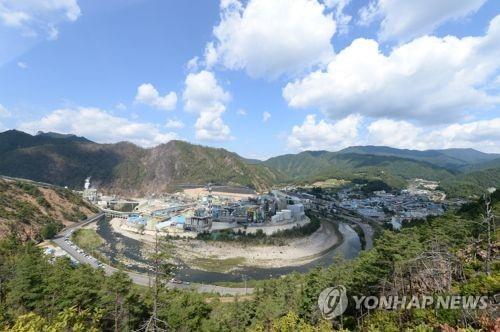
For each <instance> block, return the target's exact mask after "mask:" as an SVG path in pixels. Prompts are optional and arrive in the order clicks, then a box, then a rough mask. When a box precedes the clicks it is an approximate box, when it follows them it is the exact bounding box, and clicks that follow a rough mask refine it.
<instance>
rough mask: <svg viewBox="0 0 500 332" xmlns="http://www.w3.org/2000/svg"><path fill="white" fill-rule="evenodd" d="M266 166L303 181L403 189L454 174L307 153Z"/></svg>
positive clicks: (402, 162)
mask: <svg viewBox="0 0 500 332" xmlns="http://www.w3.org/2000/svg"><path fill="white" fill-rule="evenodd" d="M264 165H267V166H270V167H273V168H276V169H277V170H279V171H280V172H283V173H285V174H286V175H288V176H290V177H292V178H294V179H296V180H299V181H300V180H303V181H313V180H322V179H327V178H344V179H355V178H365V179H381V180H384V181H385V182H387V183H388V184H390V185H392V186H394V187H402V186H404V184H405V180H406V179H410V178H417V177H422V178H426V179H429V180H442V179H445V178H448V177H451V176H453V175H454V172H453V171H450V170H448V169H445V168H443V167H439V166H436V165H433V164H431V163H428V162H424V161H419V160H412V159H408V158H401V157H395V156H384V155H369V154H358V153H347V152H343V153H335V152H327V151H313V152H311V151H306V152H302V153H299V154H296V155H284V156H279V157H274V158H271V159H268V160H266V161H265V162H264Z"/></svg>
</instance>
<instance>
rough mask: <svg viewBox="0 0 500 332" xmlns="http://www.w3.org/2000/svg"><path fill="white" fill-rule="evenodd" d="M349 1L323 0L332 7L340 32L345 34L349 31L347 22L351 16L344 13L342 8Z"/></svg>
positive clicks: (349, 0)
mask: <svg viewBox="0 0 500 332" xmlns="http://www.w3.org/2000/svg"><path fill="white" fill-rule="evenodd" d="M350 2H351V0H325V5H326V6H327V7H328V8H332V9H334V12H335V22H336V23H337V28H338V30H339V33H340V34H346V33H347V32H348V31H349V22H351V20H352V16H351V15H347V14H345V13H344V9H345V7H346V6H347V5H349V3H350Z"/></svg>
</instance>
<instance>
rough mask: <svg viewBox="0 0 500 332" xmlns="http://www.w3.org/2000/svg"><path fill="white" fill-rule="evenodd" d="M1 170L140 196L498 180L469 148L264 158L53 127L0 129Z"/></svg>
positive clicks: (479, 185)
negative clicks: (103, 138) (187, 190)
mask: <svg viewBox="0 0 500 332" xmlns="http://www.w3.org/2000/svg"><path fill="white" fill-rule="evenodd" d="M0 174H2V175H8V176H12V177H20V178H27V179H32V180H36V181H42V182H48V183H53V184H56V185H61V186H68V187H70V188H81V187H82V186H83V183H84V180H85V178H86V177H88V176H91V177H92V183H93V185H95V186H97V187H99V189H100V190H103V191H105V192H114V193H119V194H122V195H144V194H151V193H158V192H162V191H172V190H175V189H176V188H178V187H179V185H182V184H186V183H189V184H199V185H204V184H206V183H208V182H212V183H218V184H229V185H243V186H248V187H251V188H254V189H256V190H258V191H261V190H264V189H267V188H269V187H271V186H272V185H276V184H283V183H299V184H300V183H307V182H312V181H316V180H324V179H327V178H343V179H347V180H355V179H364V180H372V179H377V180H383V181H384V182H386V183H387V184H388V185H390V186H392V187H394V188H401V187H404V185H405V184H406V180H408V179H411V178H425V179H429V180H437V181H440V185H441V187H442V189H444V190H445V191H446V192H448V193H449V194H450V195H452V196H468V195H473V194H479V193H481V191H483V190H484V189H485V188H486V187H491V186H493V187H498V186H500V155H499V154H489V153H483V152H480V151H477V150H474V149H444V150H427V151H418V150H406V149H395V148H390V147H382V146H354V147H349V148H346V149H343V150H340V151H337V152H330V151H304V152H301V153H298V154H287V155H282V156H277V157H273V158H270V159H268V160H265V161H259V160H255V159H246V158H243V157H241V156H239V155H238V154H236V153H233V152H230V151H227V150H225V149H220V148H211V147H206V146H200V145H194V144H190V143H187V142H184V141H178V140H173V141H170V142H168V143H166V144H161V145H159V146H156V147H154V148H148V149H146V148H141V147H138V146H136V145H134V144H132V143H128V142H120V143H116V144H99V143H95V142H92V141H90V140H88V139H86V138H84V137H78V136H75V135H64V134H58V133H41V132H40V133H38V134H37V135H30V134H27V133H24V132H21V131H17V130H9V131H6V132H3V133H0Z"/></svg>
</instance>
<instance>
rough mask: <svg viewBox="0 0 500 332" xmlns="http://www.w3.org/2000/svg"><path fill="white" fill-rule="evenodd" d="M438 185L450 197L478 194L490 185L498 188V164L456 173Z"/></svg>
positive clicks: (499, 171)
mask: <svg viewBox="0 0 500 332" xmlns="http://www.w3.org/2000/svg"><path fill="white" fill-rule="evenodd" d="M439 185H440V187H441V189H443V190H444V191H445V192H446V193H447V194H448V195H449V196H451V197H469V196H479V195H481V194H483V193H485V192H486V189H488V188H490V187H493V188H500V166H498V167H493V168H486V169H482V170H479V171H473V172H468V173H463V174H458V175H456V176H454V177H451V178H447V179H444V180H443V181H442V182H441V183H440V184H439Z"/></svg>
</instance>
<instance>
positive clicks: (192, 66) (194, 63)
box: [186, 56, 199, 72]
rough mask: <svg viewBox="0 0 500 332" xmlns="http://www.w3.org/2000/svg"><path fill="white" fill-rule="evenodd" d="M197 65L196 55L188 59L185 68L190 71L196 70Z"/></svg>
mask: <svg viewBox="0 0 500 332" xmlns="http://www.w3.org/2000/svg"><path fill="white" fill-rule="evenodd" d="M198 67H199V58H198V57H197V56H195V57H193V58H191V59H189V61H188V62H187V64H186V68H187V70H188V71H190V72H193V71H198Z"/></svg>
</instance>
